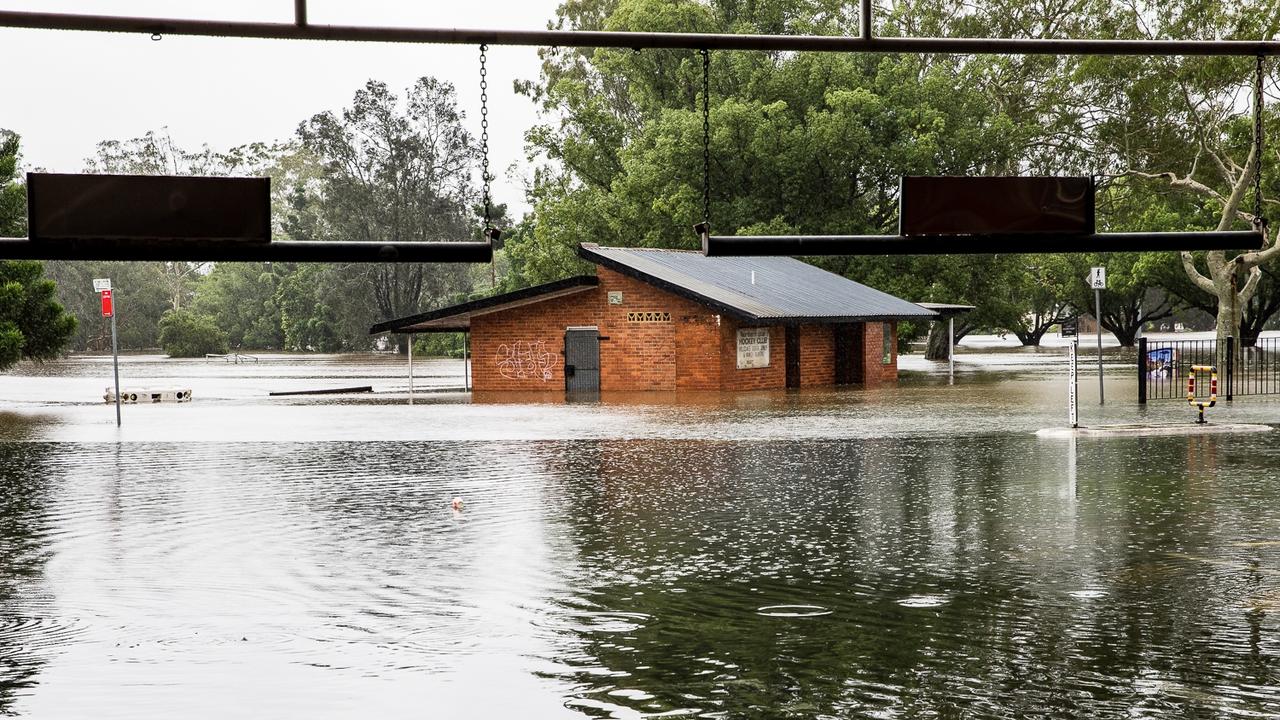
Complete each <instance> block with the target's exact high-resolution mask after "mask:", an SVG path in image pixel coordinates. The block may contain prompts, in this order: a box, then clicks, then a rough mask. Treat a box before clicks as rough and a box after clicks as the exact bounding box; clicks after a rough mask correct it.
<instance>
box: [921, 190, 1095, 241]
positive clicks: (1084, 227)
mask: <svg viewBox="0 0 1280 720" xmlns="http://www.w3.org/2000/svg"><path fill="white" fill-rule="evenodd" d="M1093 196H1094V185H1093V178H1091V177H922V176H906V177H903V178H902V195H901V198H900V208H899V209H900V212H899V218H900V220H899V225H900V232H901V234H903V235H1002V234H1008V233H1019V234H1024V233H1044V234H1059V235H1067V234H1071V235H1085V234H1090V233H1092V232H1093V231H1094V212H1093V211H1094V208H1093Z"/></svg>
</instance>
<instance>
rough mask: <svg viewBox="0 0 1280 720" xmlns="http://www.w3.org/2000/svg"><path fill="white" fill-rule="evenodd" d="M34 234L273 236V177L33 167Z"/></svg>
mask: <svg viewBox="0 0 1280 720" xmlns="http://www.w3.org/2000/svg"><path fill="white" fill-rule="evenodd" d="M27 217H28V220H29V222H28V232H29V233H30V236H31V239H32V240H95V239H103V240H137V239H160V240H175V241H182V240H235V241H241V242H255V243H267V242H270V241H271V180H270V179H269V178H227V177H173V176H150V175H64V174H54V173H29V174H28V175H27Z"/></svg>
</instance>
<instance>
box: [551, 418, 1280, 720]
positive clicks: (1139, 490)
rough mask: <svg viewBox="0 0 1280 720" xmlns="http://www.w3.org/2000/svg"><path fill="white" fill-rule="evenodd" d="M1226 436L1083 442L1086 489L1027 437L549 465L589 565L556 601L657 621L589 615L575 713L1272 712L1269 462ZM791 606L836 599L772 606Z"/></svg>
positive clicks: (584, 458)
mask: <svg viewBox="0 0 1280 720" xmlns="http://www.w3.org/2000/svg"><path fill="white" fill-rule="evenodd" d="M1216 442H1217V441H1216V440H1215V439H1212V438H1201V439H1196V440H1191V441H1188V440H1187V439H1185V438H1173V439H1158V440H1155V439H1149V440H1124V441H1114V440H1108V441H1101V442H1081V443H1080V445H1079V447H1078V448H1075V449H1074V452H1075V453H1077V455H1078V456H1077V457H1075V459H1074V463H1075V465H1074V468H1075V477H1074V478H1073V477H1072V473H1071V468H1072V458H1071V457H1070V456H1068V454H1067V453H1068V452H1071V451H1072V449H1071V448H1070V446H1069V445H1066V444H1046V443H1038V442H1037V441H1035V440H1023V439H1021V438H982V439H976V440H975V439H966V440H917V441H899V442H847V441H843V442H829V443H790V442H778V443H762V444H735V443H721V444H691V443H662V442H643V443H636V442H618V443H600V444H595V445H593V446H592V447H591V448H590V451H589V452H579V453H575V454H574V455H573V456H572V458H556V459H555V460H554V462H556V463H557V467H556V468H555V470H556V472H554V473H552V475H553V476H554V477H556V478H557V479H558V482H560V483H564V490H563V491H562V492H563V494H564V495H565V496H566V497H569V498H572V500H571V504H572V512H571V513H569V514H568V515H567V516H566V518H567V519H568V520H570V522H571V525H572V527H571V532H572V533H573V535H574V538H575V543H576V544H577V546H578V549H579V552H580V555H581V563H582V566H583V574H582V575H581V576H579V577H578V578H577V579H576V582H578V583H581V584H582V586H583V587H582V590H581V592H579V593H575V594H573V595H571V596H569V597H568V598H566V599H564V601H563V602H564V605H565V612H566V613H567V614H568V615H569V616H570V617H578V616H579V615H580V614H581V613H583V612H585V611H587V610H590V611H591V612H605V611H607V612H615V613H616V612H623V613H628V614H630V615H632V616H634V617H637V618H645V619H646V620H645V621H636V622H633V623H630V624H627V625H625V626H622V627H618V628H614V629H613V631H612V632H604V631H601V630H600V629H599V628H596V627H593V626H592V624H591V623H588V622H583V623H581V624H580V625H579V626H577V627H576V628H575V629H576V631H577V634H578V635H579V638H580V642H579V643H577V644H575V645H574V646H573V651H572V652H566V653H564V654H562V655H560V656H557V657H556V658H555V660H556V661H557V662H558V663H560V664H561V665H562V666H563V669H562V670H561V676H562V677H565V678H569V679H571V680H572V681H574V682H575V684H576V685H577V686H578V687H579V690H578V692H577V693H576V695H575V697H574V698H573V700H572V701H571V705H572V706H574V707H577V708H579V709H582V710H583V711H585V712H587V713H588V714H590V715H594V716H601V717H606V716H627V715H628V714H629V713H632V712H635V713H664V712H679V711H690V712H697V713H700V714H701V713H718V714H723V715H724V716H727V717H779V716H783V717H785V716H795V717H813V716H816V715H832V716H850V715H858V716H869V717H921V716H942V717H960V716H982V717H1026V716H1034V715H1046V714H1048V715H1054V716H1077V715H1078V716H1099V715H1112V714H1137V715H1164V716H1170V717H1173V716H1177V717H1183V716H1186V715H1188V714H1193V715H1197V716H1201V715H1203V716H1218V715H1227V714H1231V715H1238V714H1243V715H1255V716H1271V715H1274V714H1275V712H1276V711H1277V708H1278V707H1280V691H1277V690H1276V687H1277V683H1276V681H1277V678H1276V672H1275V670H1274V667H1273V666H1274V661H1275V652H1276V650H1277V649H1278V648H1277V644H1276V643H1275V641H1274V640H1271V641H1269V640H1268V638H1269V637H1274V633H1275V630H1276V622H1275V620H1274V616H1273V615H1271V614H1269V613H1270V612H1271V611H1272V610H1273V609H1274V606H1273V605H1272V603H1274V602H1275V601H1276V599H1277V598H1280V577H1277V575H1278V573H1277V572H1276V570H1275V567H1276V560H1277V559H1280V558H1278V557H1277V552H1276V546H1277V545H1280V542H1276V541H1275V539H1274V538H1272V539H1270V540H1267V541H1263V542H1262V543H1261V544H1258V543H1251V544H1249V545H1247V546H1246V547H1240V546H1238V544H1237V543H1238V542H1239V538H1240V536H1241V535H1246V536H1249V535H1251V534H1252V533H1257V534H1259V535H1262V536H1267V534H1268V533H1270V534H1272V535H1274V534H1275V533H1276V530H1275V528H1276V526H1275V519H1276V517H1275V511H1274V510H1273V509H1272V508H1271V507H1270V506H1269V505H1268V504H1266V503H1259V502H1256V501H1257V499H1259V498H1260V497H1266V496H1274V493H1275V492H1276V490H1277V487H1276V473H1275V472H1274V471H1269V470H1263V468H1265V467H1266V466H1267V465H1268V464H1269V461H1268V458H1266V457H1259V456H1258V454H1257V453H1256V452H1255V451H1257V450H1260V448H1258V447H1252V446H1250V447H1239V446H1240V444H1241V441H1239V440H1232V441H1231V442H1232V443H1233V444H1234V445H1236V446H1237V449H1239V450H1241V452H1240V453H1239V454H1238V455H1236V456H1235V457H1236V458H1237V462H1236V463H1235V464H1234V466H1233V467H1227V466H1223V465H1222V464H1221V463H1215V462H1214V461H1213V459H1212V458H1213V457H1214V454H1215V452H1217V450H1215V448H1216V444H1215V443H1216ZM1245 442H1248V443H1252V442H1253V441H1245ZM1271 454H1272V451H1270V450H1266V451H1263V455H1271ZM1270 461H1271V462H1273V461H1274V458H1271V460H1270ZM1259 471H1262V472H1261V473H1260V472H1259ZM1260 475H1261V476H1262V477H1263V478H1265V480H1263V482H1262V483H1259V476H1260ZM1073 482H1074V483H1075V484H1076V487H1074V488H1072V491H1071V492H1063V490H1064V489H1065V488H1069V487H1070V486H1071V483H1073ZM1260 485H1261V486H1260ZM1209 486H1211V488H1212V489H1209ZM1273 542H1274V544H1272V543H1273ZM798 605H802V606H810V607H814V608H822V609H823V610H824V611H829V612H824V613H821V614H818V613H815V614H814V615H812V616H806V614H805V613H798V612H797V613H786V612H784V613H777V614H773V613H768V612H762V611H761V609H762V608H770V607H781V606H792V607H794V606H798Z"/></svg>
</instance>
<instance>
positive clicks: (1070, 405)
mask: <svg viewBox="0 0 1280 720" xmlns="http://www.w3.org/2000/svg"><path fill="white" fill-rule="evenodd" d="M1078 347H1079V338H1078V337H1074V336H1073V337H1072V338H1071V345H1069V346H1068V348H1067V422H1069V423H1071V427H1072V428H1077V427H1080V410H1079V407H1080V402H1079V395H1080V388H1079V384H1078V382H1077V380H1076V358H1077V356H1078V353H1077V348H1078Z"/></svg>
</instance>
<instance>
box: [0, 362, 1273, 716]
mask: <svg viewBox="0 0 1280 720" xmlns="http://www.w3.org/2000/svg"><path fill="white" fill-rule="evenodd" d="M76 362H78V363H80V364H78V365H77V364H76ZM152 362H155V361H152V360H146V359H143V360H137V361H134V362H131V363H128V364H127V365H126V367H127V368H128V369H129V371H128V374H129V375H130V376H132V377H135V378H136V377H140V376H142V375H143V374H144V373H145V372H146V370H147V364H148V363H152ZM106 367H107V368H108V370H109V364H108V365H107V366H106ZM452 367H454V366H452V365H442V366H440V367H439V372H438V373H437V374H435V375H434V376H435V377H439V378H442V379H441V380H440V381H439V382H438V383H437V386H438V387H440V388H446V387H448V386H449V384H450V382H451V381H452V379H453V378H454V374H453V372H452V370H451V368H452ZM101 368H102V366H101V363H100V362H99V361H87V360H85V361H75V362H72V363H68V364H67V365H66V366H65V367H61V368H60V367H58V366H56V365H55V366H45V367H44V368H42V369H39V370H34V369H33V370H30V371H27V372H25V374H23V373H20V374H17V375H11V376H9V377H5V378H0V397H3V398H4V400H3V402H0V458H2V460H0V714H4V713H10V714H14V715H19V716H27V717H40V718H43V717H129V718H148V717H156V718H159V717H166V718H167V717H175V716H185V717H208V718H223V717H228V716H251V717H312V718H326V717H355V716H378V717H527V718H562V717H564V718H571V717H622V718H635V717H652V716H689V717H725V718H776V717H797V718H810V717H884V718H896V717H902V718H919V717H944V718H945V717H990V718H1021V717H1120V716H1124V717H1240V716H1244V717H1250V716H1253V717H1274V716H1276V715H1277V714H1278V713H1280V678H1277V658H1278V655H1277V653H1280V636H1278V635H1277V629H1280V628H1278V624H1280V623H1278V622H1277V619H1276V618H1277V615H1276V613H1277V611H1280V574H1278V570H1280V511H1278V510H1277V509H1276V508H1277V503H1276V502H1275V499H1276V498H1277V497H1280V449H1277V447H1276V441H1275V439H1274V437H1273V436H1271V435H1270V434H1262V435H1241V436H1205V437H1199V438H1197V437H1190V438H1186V437H1183V438H1177V437H1173V438H1149V439H1142V438H1114V439H1094V440H1088V441H1085V440H1081V441H1079V442H1076V443H1071V442H1067V441H1048V440H1040V439H1037V438H1035V437H1034V436H1033V435H1032V434H1031V433H1033V432H1034V430H1035V429H1037V428H1039V427H1045V426H1047V425H1051V424H1060V416H1061V415H1062V414H1063V410H1062V408H1061V406H1060V395H1061V391H1062V388H1061V382H1060V379H1059V378H1057V377H1056V376H1055V375H1054V374H1053V373H1051V372H1040V371H1029V372H1020V373H1013V374H1009V373H1006V372H1001V373H974V374H970V375H965V376H962V379H961V382H960V383H959V384H958V385H956V386H954V387H948V386H946V385H945V384H944V383H945V381H944V380H942V379H940V378H939V377H938V376H937V375H936V374H929V375H917V376H911V377H908V378H907V379H905V380H904V382H903V383H902V385H901V386H899V387H897V388H889V389H885V390H878V391H874V392H858V391H826V392H813V393H801V394H794V393H793V394H786V393H749V394H740V395H724V396H722V395H719V394H706V395H695V396H686V397H682V398H664V397H655V396H643V397H620V398H613V399H606V400H605V402H603V403H586V404H564V403H560V402H554V401H553V399H549V398H543V399H542V400H541V401H540V402H537V403H533V404H527V403H504V402H485V403H479V402H478V403H468V402H466V400H467V397H466V396H465V395H461V394H458V393H448V392H444V393H433V394H432V395H431V396H429V397H420V398H418V402H417V403H416V404H415V405H413V406H412V407H410V406H409V405H407V402H406V400H407V398H405V397H404V394H403V390H404V389H406V388H404V387H401V386H402V385H405V383H404V380H403V378H402V377H399V372H400V368H402V366H401V365H400V364H399V363H397V362H395V361H391V360H376V359H365V360H362V361H358V362H357V361H352V360H350V359H343V360H338V359H333V360H326V361H315V362H312V363H311V364H307V363H302V364H299V363H296V362H292V361H285V360H283V359H282V360H280V361H279V362H278V363H275V364H271V363H268V364H264V365H262V366H260V367H258V368H256V369H251V370H250V371H249V372H247V373H242V372H238V371H237V370H236V369H235V368H234V367H232V368H224V367H218V366H205V365H202V364H199V363H187V364H185V365H183V364H166V363H162V364H159V365H158V366H157V367H156V368H155V369H154V374H156V375H157V377H154V378H151V380H152V381H153V382H161V381H172V382H188V383H190V384H192V385H193V389H195V390H196V398H197V400H196V402H194V403H192V404H190V405H147V406H137V407H127V406H126V407H125V408H124V410H125V424H124V427H123V428H121V429H118V430H117V428H116V427H115V422H114V411H113V410H112V409H111V408H109V407H107V406H105V405H103V404H101V402H94V401H93V399H92V398H90V399H85V400H82V399H79V397H78V396H79V395H83V394H84V391H82V390H80V389H79V388H80V387H81V384H82V385H83V386H84V387H85V388H87V389H92V388H93V387H96V386H98V385H101V382H100V376H99V375H97V374H95V373H99V372H100V370H101ZM38 373H43V375H40V374H38ZM457 377H459V378H460V374H459V375H457ZM40 378H44V379H43V380H41V379H40ZM366 379H367V380H368V382H367V383H366V382H363V381H364V380H366ZM1125 380H1126V378H1125V377H1124V376H1121V375H1120V374H1119V373H1117V376H1116V377H1115V378H1112V379H1110V380H1109V382H1111V383H1114V390H1113V388H1112V387H1111V386H1110V385H1109V387H1108V393H1109V398H1114V400H1112V402H1110V403H1109V404H1108V405H1107V406H1106V407H1105V408H1097V407H1096V406H1092V405H1089V406H1086V408H1085V410H1084V412H1083V415H1084V416H1085V418H1086V419H1090V418H1096V419H1103V418H1106V419H1108V420H1112V421H1117V422H1119V421H1130V420H1136V419H1142V418H1144V417H1145V418H1153V417H1158V418H1160V419H1169V418H1170V417H1174V416H1176V414H1177V413H1179V412H1182V413H1185V412H1186V409H1185V406H1181V405H1176V406H1175V405H1173V404H1161V405H1156V404H1153V405H1152V406H1151V407H1149V408H1147V409H1146V410H1139V409H1137V408H1136V406H1135V405H1133V404H1132V399H1131V397H1130V398H1129V399H1127V400H1126V399H1125V398H1124V392H1125ZM419 382H422V383H423V384H430V383H427V382H425V381H419ZM317 383H319V384H320V385H323V384H324V383H333V384H335V385H355V384H374V385H375V389H376V390H378V393H376V394H375V396H373V397H365V398H346V399H336V400H335V399H328V400H273V399H268V398H266V397H265V392H266V391H268V390H269V389H276V388H277V387H278V386H280V385H282V384H284V385H292V386H293V387H296V388H299V389H301V388H302V387H304V386H307V385H315V384H317ZM397 383H399V385H397ZM96 392H98V393H99V394H100V392H101V390H100V388H98V389H97V390H96ZM53 393H61V394H56V395H55V396H54V397H44V396H45V395H49V394H53ZM73 395H74V396H77V397H72V396H73ZM1219 417H1220V418H1221V419H1227V418H1230V419H1233V420H1249V421H1263V422H1267V421H1274V419H1275V418H1276V417H1280V403H1275V402H1272V401H1267V400H1251V401H1250V402H1248V403H1239V402H1238V403H1236V404H1235V407H1231V408H1227V409H1223V411H1222V415H1220V416H1219ZM453 497H460V498H462V499H463V500H464V501H465V507H464V510H463V511H462V512H461V513H454V512H452V511H451V510H450V509H449V501H450V499H451V498H453Z"/></svg>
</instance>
